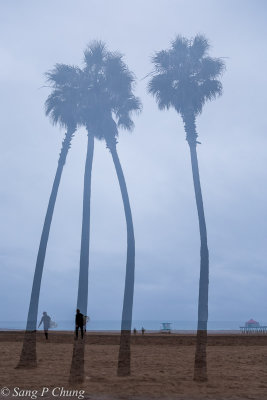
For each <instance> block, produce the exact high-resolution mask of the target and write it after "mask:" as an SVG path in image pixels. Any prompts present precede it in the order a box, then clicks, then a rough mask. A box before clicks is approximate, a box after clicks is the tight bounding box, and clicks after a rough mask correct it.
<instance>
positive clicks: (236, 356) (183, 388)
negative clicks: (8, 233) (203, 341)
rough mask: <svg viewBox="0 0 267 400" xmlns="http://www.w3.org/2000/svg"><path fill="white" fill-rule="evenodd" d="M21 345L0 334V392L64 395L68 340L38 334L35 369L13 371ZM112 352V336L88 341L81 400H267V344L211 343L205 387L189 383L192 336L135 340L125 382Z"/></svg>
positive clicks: (68, 336)
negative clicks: (61, 391)
mask: <svg viewBox="0 0 267 400" xmlns="http://www.w3.org/2000/svg"><path fill="white" fill-rule="evenodd" d="M22 339H23V334H22V333H20V332H17V333H14V332H13V333H5V332H0V354H1V362H0V387H1V388H3V387H7V388H9V389H10V390H11V393H13V394H14V393H15V392H14V388H15V387H17V388H19V389H20V390H22V389H27V390H38V395H39V397H38V398H41V397H40V393H41V391H42V388H43V387H48V388H49V393H48V395H49V394H50V398H54V399H55V398H59V397H60V396H59V395H58V396H54V397H53V396H52V395H51V390H52V389H53V388H55V387H60V388H62V387H63V388H64V389H65V390H67V389H69V390H70V389H71V387H70V386H69V384H68V377H69V370H70V364H71V357H72V343H73V333H66V332H65V333H60V332H59V333H52V334H50V337H49V341H48V342H46V341H45V338H44V335H43V334H41V333H40V334H38V335H37V359H38V367H37V368H35V369H28V370H27V369H16V368H15V367H16V365H17V363H18V360H19V356H20V351H21V347H22ZM118 344H119V335H118V334H100V333H99V334H93V333H87V337H86V352H85V382H84V383H82V384H79V385H78V386H77V387H76V389H77V390H84V391H85V398H87V399H95V400H98V399H99V400H100V399H120V398H123V399H141V398H142V399H154V398H156V399H188V400H189V399H203V400H204V399H258V400H263V399H267V336H263V335H262V336H260V335H258V336H257V335H251V336H248V335H229V334H228V335H227V334H224V335H219V334H217V335H209V336H208V348H207V358H208V378H209V379H208V382H205V383H196V382H194V381H193V379H192V376H193V364H194V351H195V336H194V335H178V334H177V335H173V334H171V335H166V334H165V335H152V334H148V335H145V336H144V337H142V336H141V335H140V336H139V335H138V336H136V337H133V338H132V346H131V351H132V364H131V367H132V373H131V376H130V377H126V378H125V377H124V378H123V377H117V376H116V367H117V356H118V348H119V346H118ZM72 389H73V390H74V388H72ZM17 391H18V390H17ZM15 394H16V393H15ZM56 394H59V390H58V392H56ZM13 397H20V398H24V397H23V396H13ZM26 397H27V398H30V396H26ZM26 397H25V398H26ZM0 398H1V399H4V398H5V399H8V398H10V396H7V397H6V396H0ZM64 398H65V399H66V398H68V399H70V398H72V399H73V398H77V396H76V397H75V396H70V397H66V396H65V397H64Z"/></svg>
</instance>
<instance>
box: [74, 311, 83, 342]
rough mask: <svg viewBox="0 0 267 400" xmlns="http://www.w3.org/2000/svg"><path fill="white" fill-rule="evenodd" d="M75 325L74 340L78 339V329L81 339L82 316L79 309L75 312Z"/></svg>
mask: <svg viewBox="0 0 267 400" xmlns="http://www.w3.org/2000/svg"><path fill="white" fill-rule="evenodd" d="M75 325H76V330H75V331H76V339H78V331H79V328H80V329H81V337H82V338H83V314H82V313H81V312H80V310H79V309H77V310H76V317H75Z"/></svg>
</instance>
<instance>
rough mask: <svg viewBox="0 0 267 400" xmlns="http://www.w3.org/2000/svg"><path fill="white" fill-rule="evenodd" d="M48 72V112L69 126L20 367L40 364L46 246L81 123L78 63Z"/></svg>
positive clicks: (39, 257)
mask: <svg viewBox="0 0 267 400" xmlns="http://www.w3.org/2000/svg"><path fill="white" fill-rule="evenodd" d="M46 75H47V79H48V82H49V83H50V84H51V86H52V88H53V91H52V93H51V94H50V95H49V97H48V98H47V100H46V103H45V106H46V115H48V116H50V117H51V120H52V123H53V124H59V125H60V126H62V127H64V128H66V129H67V131H66V134H65V138H64V140H63V142H62V148H61V152H60V155H59V159H58V166H57V170H56V175H55V178H54V182H53V186H52V191H51V194H50V198H49V202H48V207H47V211H46V215H45V220H44V225H43V230H42V235H41V240H40V245H39V249H38V255H37V260H36V266H35V273H34V279H33V285H32V292H31V299H30V305H29V311H28V319H27V326H26V332H25V337H24V341H23V348H22V352H21V356H20V361H19V364H18V367H35V366H36V365H37V363H36V324H37V314H38V304H39V296H40V287H41V280H42V274H43V267H44V262H45V255H46V248H47V243H48V238H49V232H50V227H51V222H52V217H53V212H54V208H55V203H56V199H57V193H58V188H59V184H60V180H61V175H62V171H63V167H64V165H65V162H66V158H67V154H68V151H69V148H70V146H71V140H72V138H73V135H74V133H75V131H76V127H77V123H78V97H77V95H78V92H77V90H76V89H77V87H78V85H77V84H78V80H79V71H78V70H77V69H76V68H75V67H70V66H66V65H63V64H57V65H56V66H55V68H54V69H53V70H52V71H50V72H48V73H47V74H46ZM70 82H71V84H70Z"/></svg>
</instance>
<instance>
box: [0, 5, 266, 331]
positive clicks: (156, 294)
mask: <svg viewBox="0 0 267 400" xmlns="http://www.w3.org/2000/svg"><path fill="white" fill-rule="evenodd" d="M266 18H267V3H266V1H264V0H262V1H261V0H250V1H248V0H202V1H201V0H200V1H199V0H194V1H193V0H134V1H133V0H132V1H130V0H112V1H109V0H76V1H70V0H45V1H35V0H32V1H31V0H20V1H17V0H8V1H4V0H0V19H1V21H0V37H1V41H0V54H1V63H0V88H1V89H0V126H1V146H0V152H1V156H0V161H1V167H0V181H1V184H0V203H1V209H0V210H1V211H0V213H1V214H0V218H1V237H0V259H1V272H0V274H1V275H0V282H1V289H2V290H1V293H0V304H1V314H0V320H1V321H4V320H25V319H26V317H27V310H28V305H29V299H30V291H31V286H32V278H33V273H34V268H35V262H36V255H37V250H38V245H39V240H40V234H41V230H42V224H43V220H44V216H45V212H46V207H47V203H48V199H49V195H50V190H51V186H52V182H53V179H54V174H55V171H56V167H57V160H58V155H59V152H60V148H61V142H62V139H63V136H64V130H60V129H59V128H58V127H54V126H52V125H51V123H50V121H49V119H48V118H46V117H45V115H44V102H45V99H46V97H47V96H48V94H49V88H46V87H44V86H45V77H44V73H45V72H46V71H47V70H49V69H51V68H52V67H53V65H54V64H55V63H67V64H75V65H80V66H81V65H82V58H83V50H84V49H85V47H86V45H87V43H88V42H90V41H91V40H94V39H101V40H103V41H105V42H106V43H107V45H108V48H109V49H110V50H119V51H120V52H122V53H123V54H124V55H125V61H126V62H127V64H128V66H129V68H130V69H131V70H132V71H134V73H135V75H136V78H137V85H136V94H137V95H138V96H139V97H140V98H141V100H142V102H143V112H142V114H141V115H140V116H138V117H136V118H135V130H134V131H133V133H131V134H129V133H127V132H125V131H122V132H121V134H120V138H119V144H118V153H119V156H120V159H121V163H122V167H123V169H124V172H125V177H126V182H127V186H128V191H129V196H130V202H131V206H132V213H133V221H134V227H135V236H136V284H135V297H134V313H133V318H134V319H135V320H149V319H151V320H159V321H164V320H191V321H194V320H196V318H197V298H198V279H199V232H198V220H197V212H196V206H195V198H194V192H193V183H192V174H191V165H190V158H189V148H188V145H187V142H186V141H185V133H184V130H183V125H182V122H181V118H180V117H179V116H178V115H177V114H176V113H175V112H174V111H173V110H170V111H159V110H158V108H157V105H156V103H155V101H154V99H153V98H152V97H151V96H149V95H148V94H147V92H146V86H147V80H146V79H143V78H144V77H145V76H146V75H147V74H148V73H149V72H150V71H151V69H152V64H151V56H152V55H153V54H154V52H155V51H158V50H161V49H165V48H168V47H169V46H170V42H171V40H172V39H174V38H175V36H176V35H177V34H180V35H183V36H186V37H193V36H194V35H196V34H197V33H202V34H204V35H205V36H206V37H207V38H208V39H209V41H210V43H211V50H210V54H211V56H215V57H225V58H224V60H225V62H226V65H227V71H226V72H225V74H224V76H223V78H222V83H223V88H224V92H223V96H222V97H221V98H220V99H218V100H216V101H213V102H212V103H209V104H206V106H205V107H204V109H203V113H202V115H201V116H200V117H198V120H197V129H198V133H199V140H200V141H201V143H202V144H201V145H199V146H198V155H199V166H200V176H201V183H202V190H203V197H204V207H205V213H206V220H207V230H208V243H209V249H210V303H209V304H210V306H209V318H210V320H211V321H229V320H232V321H246V320H247V319H249V318H251V317H253V318H254V319H256V320H259V321H260V322H262V323H264V322H265V323H266V322H267V306H266V303H267V294H266V293H267V291H266V288H267V261H266V260H267V246H266V237H267V111H266V110H267V108H266V107H267V91H266V88H267V73H266V71H267V53H266V34H267V25H266ZM85 151H86V132H85V131H84V130H82V129H81V130H79V131H77V133H76V134H75V138H74V140H73V144H72V148H71V150H70V152H69V155H68V158H67V163H66V166H65V168H64V171H63V176H62V181H61V184H60V189H59V194H58V199H57V203H56V208H55V212H54V218H53V223H52V228H51V234H50V238H49V243H48V249H47V256H46V262H45V268H44V274H43V281H42V289H41V297H40V308H39V310H40V313H39V314H41V312H42V311H44V310H46V311H48V313H49V314H50V315H51V316H52V317H53V319H55V320H60V319H72V318H73V314H74V312H75V306H76V299H77V288H78V269H79V252H80V237H81V217H82V190H83V173H84V163H85ZM92 179H93V180H92V202H91V215H92V223H91V245H90V272H89V281H90V282H89V302H88V313H89V315H90V317H91V319H92V320H120V318H121V309H122V300H123V288H124V274H125V259H126V228H125V219H124V213H123V204H122V200H121V196H120V191H119V186H118V181H117V178H116V175H115V171H114V166H113V164H112V159H111V155H110V154H109V152H108V151H107V149H106V147H105V144H104V143H103V142H102V143H100V142H98V143H96V149H95V156H94V162H93V178H92Z"/></svg>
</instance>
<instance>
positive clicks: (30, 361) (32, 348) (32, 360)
mask: <svg viewBox="0 0 267 400" xmlns="http://www.w3.org/2000/svg"><path fill="white" fill-rule="evenodd" d="M36 367H37V361H36V331H25V335H24V340H23V346H22V351H21V355H20V360H19V363H18V365H17V366H16V368H36Z"/></svg>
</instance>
